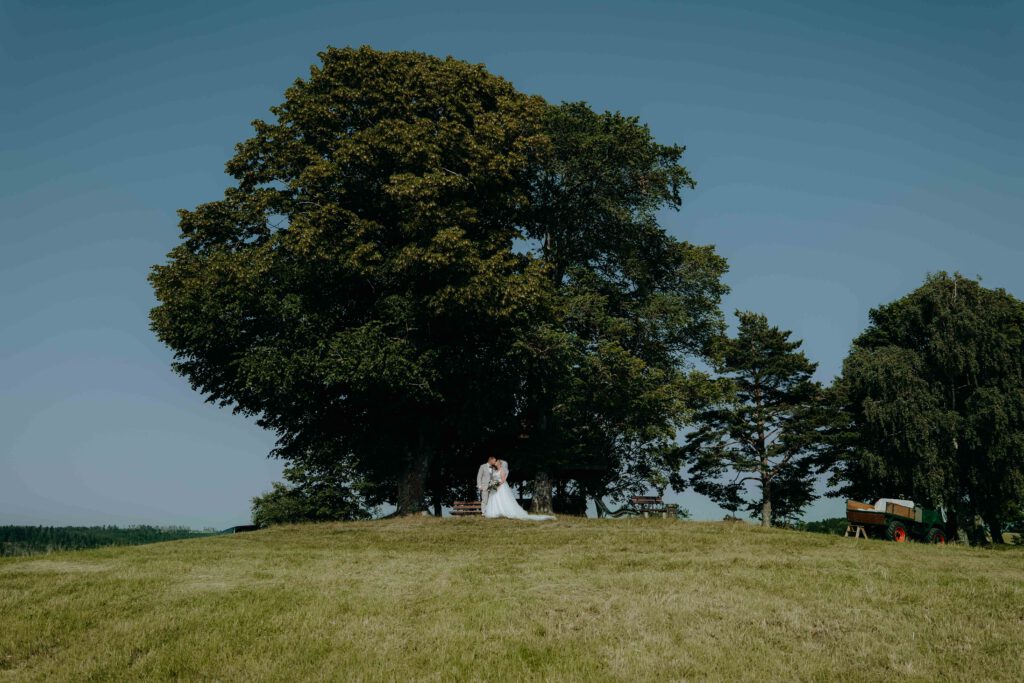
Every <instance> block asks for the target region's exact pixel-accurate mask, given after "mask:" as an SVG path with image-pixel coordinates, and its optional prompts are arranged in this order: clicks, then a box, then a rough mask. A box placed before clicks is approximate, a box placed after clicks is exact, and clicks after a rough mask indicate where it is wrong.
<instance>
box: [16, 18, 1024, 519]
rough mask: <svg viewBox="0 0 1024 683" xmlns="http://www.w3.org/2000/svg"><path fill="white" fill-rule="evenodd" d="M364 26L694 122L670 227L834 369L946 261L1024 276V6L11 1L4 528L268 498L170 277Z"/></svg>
mask: <svg viewBox="0 0 1024 683" xmlns="http://www.w3.org/2000/svg"><path fill="white" fill-rule="evenodd" d="M44 5H46V6H44ZM362 44H369V45H372V46H373V47H375V48H378V49H385V50H420V51H425V52H429V53H433V54H438V55H448V54H450V55H453V56H455V57H458V58H461V59H465V60H468V61H471V62H482V63H484V64H486V65H487V66H488V67H489V68H490V70H491V71H492V72H494V73H497V74H500V75H502V76H504V77H506V78H508V79H509V80H511V81H512V82H513V83H514V84H515V85H516V86H517V87H518V88H519V89H521V90H523V91H525V92H529V93H536V94H540V95H542V96H544V97H545V98H547V99H548V100H549V101H553V102H557V101H562V100H587V101H588V102H590V103H591V104H592V105H593V106H595V107H596V108H599V109H612V110H621V111H623V112H625V113H629V114H636V115H639V116H640V117H641V118H642V119H643V120H644V121H646V122H648V123H649V124H650V126H651V128H652V130H653V131H654V133H655V135H656V136H657V138H658V139H659V140H660V141H662V142H665V143H673V142H674V143H680V144H684V145H686V146H687V147H688V151H687V153H686V157H685V159H686V164H687V166H688V168H689V169H690V170H691V172H692V174H693V175H694V177H695V178H696V179H697V181H698V187H697V189H696V190H695V191H693V192H691V193H689V194H688V196H687V197H686V200H685V203H684V206H683V209H682V211H681V212H679V213H673V214H670V215H668V216H666V221H665V224H666V226H667V228H668V229H669V230H670V231H671V232H672V233H673V234H675V235H678V236H680V237H683V238H685V239H688V240H691V241H694V242H697V243H710V244H714V245H716V246H717V248H718V250H719V252H720V253H721V254H723V255H724V256H725V257H726V258H728V260H729V263H730V268H731V270H730V273H729V275H728V278H727V281H728V284H729V285H730V286H731V287H732V293H731V294H730V295H729V297H728V299H727V301H726V310H727V311H729V312H731V311H732V310H733V309H736V308H742V309H752V310H756V311H760V312H763V313H765V314H767V315H768V317H769V319H770V320H771V321H772V322H773V323H775V324H778V325H780V326H782V327H784V328H786V329H791V330H793V332H794V336H795V337H797V338H801V339H803V340H805V348H806V351H807V353H808V355H809V356H810V357H811V358H812V359H813V360H816V361H818V362H819V363H820V368H819V376H820V378H821V379H822V380H824V381H828V380H830V379H831V378H832V377H833V376H834V375H835V373H836V372H837V371H838V369H839V368H840V365H841V363H842V359H843V357H844V356H845V354H846V352H847V350H848V346H849V343H850V340H851V339H852V338H853V337H854V336H855V335H856V334H858V333H859V332H860V331H861V330H862V329H863V328H864V325H865V324H866V321H867V313H868V309H869V308H871V307H873V306H876V305H878V304H881V303H884V302H887V301H890V300H892V299H894V298H896V297H898V296H901V295H902V294H904V293H906V292H908V291H910V290H912V289H913V288H915V287H916V286H917V285H919V284H920V283H921V281H922V280H923V278H924V276H925V274H926V273H927V272H929V271H935V270H959V271H961V272H962V273H964V274H965V275H969V276H974V275H980V276H982V277H983V279H984V283H985V284H986V285H988V286H999V287H1004V288H1006V289H1008V290H1009V291H1010V292H1011V293H1013V294H1015V295H1016V296H1018V297H1024V267H1022V264H1024V233H1022V229H1021V228H1022V225H1021V218H1020V217H1021V216H1022V215H1024V171H1022V165H1024V133H1022V123H1024V88H1022V74H1024V2H1021V1H1019V0H1018V1H1017V2H995V1H988V0H974V1H968V0H965V1H963V2H948V1H943V0H928V1H926V2H925V1H916V0H900V1H899V2H892V1H891V0H885V1H876V0H871V1H860V2H839V1H838V0H835V1H833V0H824V1H823V0H803V1H800V2H793V1H785V0H774V1H773V2H763V1H762V0H749V1H747V2H738V1H737V2H728V1H713V2H712V1H709V2H685V1H680V2H638V1H633V2H623V1H620V2H597V1H589V2H558V1H556V0H547V1H546V2H532V1H527V0H523V1H517V2H514V3H511V2H506V3H501V4H497V3H487V2H481V1H479V0H478V1H476V2H463V3H454V2H444V1H443V0H437V1H435V2H383V1H381V2H334V3H330V2H317V3H310V2H302V1H298V0H292V1H290V2H281V1H280V0H278V1H276V2H248V3H232V2H226V1H224V2H190V1H189V2H175V3H157V2H144V1H138V0H131V1H121V2H111V1H109V0H107V1H104V2H85V1H72V0H66V1H65V2H47V3H41V2H18V1H14V0H0V98H2V102H3V104H2V106H0V524H4V523H8V524H10V523H14V524H33V523H45V524H49V523H57V524H93V523H115V524H130V523H156V524H184V525H190V526H197V527H202V526H215V527H226V526H229V525H233V524H239V523H245V522H247V521H248V518H249V500H250V498H251V497H252V496H253V495H256V494H258V493H260V492H262V491H264V490H266V489H267V488H268V487H269V484H270V482H271V481H272V480H273V479H275V478H277V477H279V475H280V464H279V463H278V462H275V461H272V460H268V459H267V458H266V453H267V452H268V451H269V450H270V448H271V447H272V445H273V437H272V435H270V434H268V433H265V432H263V431H262V430H260V429H259V428H257V427H256V426H254V425H253V424H251V423H250V422H247V421H246V420H244V419H242V418H239V417H237V416H233V415H232V414H231V413H230V411H228V410H220V409H217V408H215V407H213V406H211V405H208V404H205V403H203V400H202V397H201V396H200V395H199V394H197V393H195V392H193V391H192V390H191V389H190V388H189V386H188V384H187V382H185V381H184V380H183V379H181V378H179V377H177V376H175V375H173V374H172V373H171V371H170V369H169V363H170V353H169V351H168V350H167V349H165V348H163V347H162V346H161V345H160V344H159V343H158V342H157V341H156V339H155V338H154V337H153V335H152V334H151V333H150V332H149V330H148V321H147V313H148V311H149V309H150V307H151V306H152V305H153V303H154V299H153V296H152V293H151V290H150V288H149V285H148V284H147V282H146V279H145V278H146V274H147V272H148V269H149V267H150V265H151V264H154V263H157V262H160V261H162V260H163V259H164V256H165V254H166V253H167V251H169V250H170V249H171V247H172V246H173V245H174V244H175V243H176V241H177V238H178V230H177V220H176V216H175V213H174V212H175V210H176V209H178V208H182V207H194V206H195V205H196V204H198V203H200V202H204V201H209V200H212V199H216V198H218V197H219V196H220V194H221V192H222V191H223V188H224V187H225V186H226V184H227V181H228V178H227V176H225V175H223V166H224V162H225V161H227V159H228V158H229V157H230V155H231V153H232V148H233V145H234V143H236V142H238V141H240V140H242V139H244V138H246V137H247V136H248V135H249V133H250V128H249V122H250V121H251V120H252V119H254V118H262V117H267V116H269V114H268V111H267V110H268V107H270V106H271V105H273V104H275V103H278V102H279V101H280V100H281V97H282V93H283V91H284V89H285V88H286V87H287V86H288V85H289V84H290V82H291V81H292V80H293V79H295V78H296V77H299V76H304V75H306V74H307V73H308V68H309V66H310V65H311V64H312V63H314V62H315V61H316V52H317V51H318V50H321V49H323V48H324V47H325V46H327V45H334V46H339V47H340V46H346V45H362ZM513 465H514V463H513ZM466 476H467V477H472V476H473V473H472V472H467V473H466ZM681 502H682V503H683V504H684V505H685V506H687V507H689V508H690V509H691V510H692V511H693V512H694V513H695V516H696V517H698V518H712V519H714V518H719V517H720V516H721V514H722V512H721V511H720V510H719V509H718V508H717V507H715V506H714V505H713V504H711V503H710V502H708V501H707V500H705V499H702V498H701V497H699V496H696V495H694V494H684V495H683V496H682V497H681ZM841 514H842V504H841V503H840V502H837V501H834V500H832V501H823V502H820V503H816V504H815V505H814V507H813V508H811V510H810V511H809V513H808V518H810V519H816V518H821V517H825V516H839V515H841Z"/></svg>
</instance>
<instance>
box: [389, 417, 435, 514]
mask: <svg viewBox="0 0 1024 683" xmlns="http://www.w3.org/2000/svg"><path fill="white" fill-rule="evenodd" d="M419 445H420V448H419V449H418V451H417V450H416V449H412V448H410V449H409V450H408V455H407V456H406V459H405V471H404V472H403V473H402V478H401V480H400V481H399V482H398V510H397V511H396V513H397V514H399V515H416V514H419V513H421V512H424V511H426V509H427V508H426V484H427V473H428V472H429V469H430V457H429V455H430V454H429V452H428V450H427V448H425V444H424V438H423V434H422V432H421V433H420V438H419Z"/></svg>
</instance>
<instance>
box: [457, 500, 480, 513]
mask: <svg viewBox="0 0 1024 683" xmlns="http://www.w3.org/2000/svg"><path fill="white" fill-rule="evenodd" d="M479 514H482V513H481V512H480V501H479V500H457V501H455V502H454V503H452V516H453V517H468V516H471V515H479Z"/></svg>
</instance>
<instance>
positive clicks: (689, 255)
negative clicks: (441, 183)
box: [519, 102, 726, 512]
mask: <svg viewBox="0 0 1024 683" xmlns="http://www.w3.org/2000/svg"><path fill="white" fill-rule="evenodd" d="M545 123H546V127H545V129H546V131H547V134H548V139H549V144H548V146H547V147H546V148H545V150H544V152H543V154H542V156H541V158H540V159H539V162H538V163H539V171H538V173H537V176H536V178H535V182H534V186H533V192H532V205H531V210H530V214H529V215H530V218H529V219H528V221H527V223H526V225H525V229H524V236H525V237H526V238H527V239H528V240H529V241H530V243H531V244H532V246H533V247H534V249H535V253H536V254H537V255H538V256H539V257H540V259H541V260H542V262H543V263H544V265H545V266H546V267H547V272H548V275H549V278H550V284H551V287H552V290H553V297H554V302H555V311H554V312H555V320H554V322H551V323H549V322H547V321H545V322H544V324H542V325H540V326H538V327H537V328H535V330H534V332H533V335H532V336H529V337H527V338H526V339H525V340H524V344H523V345H524V347H525V348H526V349H527V353H528V356H529V359H530V371H529V373H528V375H527V377H526V389H525V400H524V402H523V406H524V410H523V415H524V420H523V422H524V434H525V436H527V437H528V438H527V439H526V440H525V441H524V442H523V448H522V452H521V454H520V457H519V460H520V462H522V463H523V465H524V467H525V468H526V470H527V473H528V474H529V475H532V477H533V479H534V497H533V504H534V510H535V511H538V512H546V511H548V510H549V509H550V493H551V490H552V487H553V485H555V484H556V483H557V484H558V485H559V486H560V487H562V488H565V487H566V486H572V487H575V488H576V489H577V491H578V492H579V491H582V492H585V493H586V495H589V496H591V497H600V496H603V495H608V494H610V495H613V496H615V495H622V494H624V493H625V492H626V491H628V490H639V489H642V488H645V487H646V486H648V485H650V484H654V485H656V486H659V487H661V488H663V487H664V486H665V485H666V484H668V483H669V480H670V479H671V478H672V476H673V475H674V473H676V472H678V464H679V463H678V459H677V458H676V457H675V456H676V454H677V453H678V450H677V449H676V448H675V447H674V439H675V435H676V432H677V431H678V429H679V428H680V427H681V426H682V425H683V424H684V422H685V420H686V418H687V416H688V415H689V414H690V413H691V412H692V410H693V407H694V406H695V405H699V404H700V403H701V402H702V401H703V400H704V399H705V398H706V395H707V393H708V389H709V383H708V381H707V378H706V377H705V375H703V374H702V373H699V372H696V371H695V370H694V368H693V367H692V365H691V361H692V359H693V357H695V356H700V355H702V354H703V353H705V352H706V350H707V346H708V343H709V342H710V340H711V339H713V338H715V337H716V336H717V335H719V334H720V333H721V330H722V328H723V324H722V318H721V312H720V309H719V301H720V299H721V296H722V295H723V294H724V292H725V291H726V288H725V286H724V285H723V284H722V282H721V277H722V275H723V273H724V272H725V270H726V265H725V261H724V259H722V258H721V257H719V256H717V255H716V254H715V253H714V250H713V249H712V248H711V247H702V246H695V245H692V244H689V243H686V242H681V241H678V240H676V239H675V238H673V237H672V236H670V235H668V234H667V233H666V231H665V230H664V229H663V228H662V227H661V225H660V224H659V221H658V215H659V212H660V211H662V210H663V209H666V208H670V209H678V208H679V206H680V204H681V201H682V199H681V193H682V191H683V190H684V189H685V188H692V187H693V186H694V181H693V179H692V178H691V177H690V175H689V173H688V172H687V170H686V168H684V167H683V166H682V165H681V163H680V160H681V157H682V154H683V152H684V148H683V147H680V146H676V145H662V144H659V143H658V142H656V141H655V140H654V138H653V137H652V135H651V132H650V130H649V129H648V127H647V126H646V125H643V124H641V123H640V122H639V120H638V119H637V118H635V117H627V116H623V115H621V114H619V113H610V112H605V113H603V114H598V113H596V112H594V111H593V110H591V108H590V107H589V106H587V105H586V104H585V103H581V102H576V103H567V104H563V105H560V106H557V107H552V108H550V109H549V110H548V114H547V117H546V121H545ZM675 481H676V483H677V484H678V483H679V480H678V478H676V480H675ZM570 482H571V483H570Z"/></svg>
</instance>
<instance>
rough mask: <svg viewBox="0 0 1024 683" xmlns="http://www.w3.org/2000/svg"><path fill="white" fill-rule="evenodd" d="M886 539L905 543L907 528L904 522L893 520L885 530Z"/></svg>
mask: <svg viewBox="0 0 1024 683" xmlns="http://www.w3.org/2000/svg"><path fill="white" fill-rule="evenodd" d="M885 537H886V538H888V539H889V540H890V541H896V542H897V543H905V542H906V540H907V527H906V526H904V525H903V522H897V521H895V520H893V521H891V522H889V526H887V527H886V528H885Z"/></svg>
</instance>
